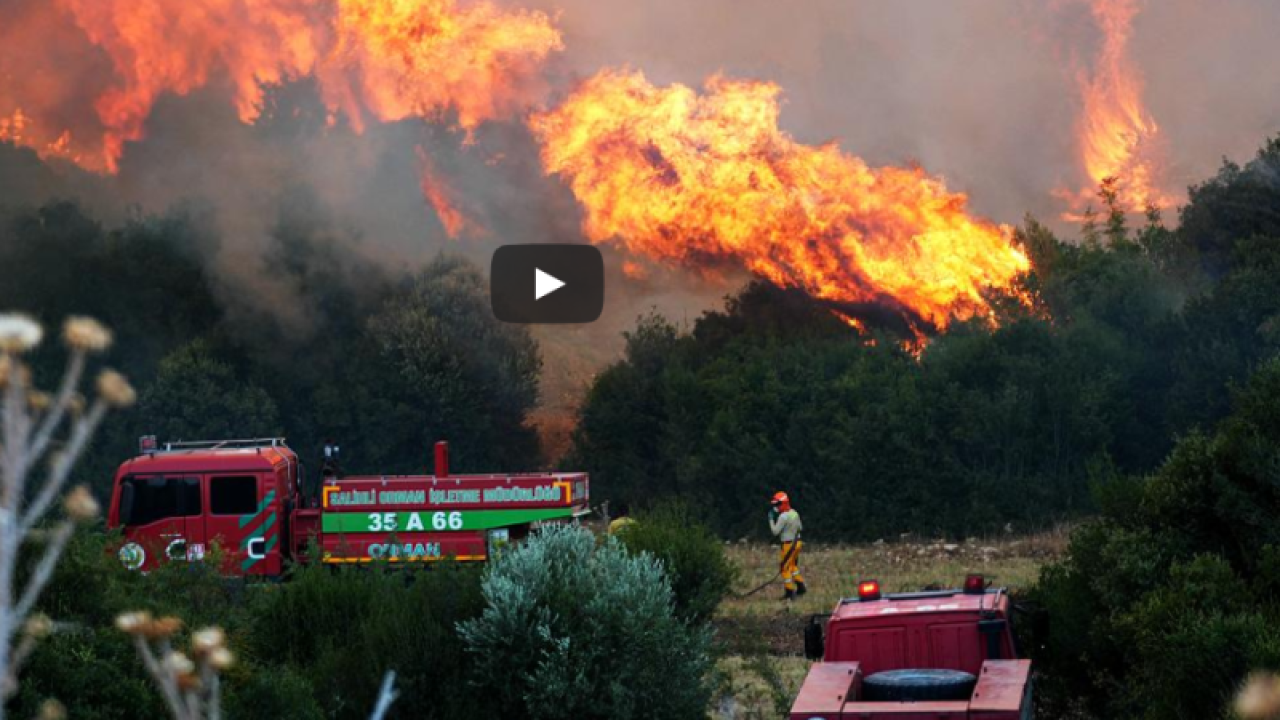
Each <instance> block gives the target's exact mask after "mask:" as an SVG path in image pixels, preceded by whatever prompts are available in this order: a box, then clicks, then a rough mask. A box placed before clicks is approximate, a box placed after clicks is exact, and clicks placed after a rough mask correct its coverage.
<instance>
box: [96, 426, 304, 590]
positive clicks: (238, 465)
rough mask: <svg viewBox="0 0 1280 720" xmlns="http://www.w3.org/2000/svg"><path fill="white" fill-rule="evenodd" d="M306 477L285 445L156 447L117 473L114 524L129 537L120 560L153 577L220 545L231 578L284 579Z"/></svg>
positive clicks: (272, 441)
mask: <svg viewBox="0 0 1280 720" xmlns="http://www.w3.org/2000/svg"><path fill="white" fill-rule="evenodd" d="M145 449H146V448H144V450H145ZM300 475H301V469H300V467H299V461H298V456H297V455H296V454H295V453H294V452H293V450H291V449H289V447H288V446H287V445H286V444H285V443H284V440H282V439H278V438H268V439H260V440H240V441H218V442H199V443H169V444H167V445H166V446H165V447H164V448H163V449H162V448H159V447H154V446H153V447H152V448H150V450H149V451H148V452H144V454H142V455H139V456H138V457H135V458H133V459H132V460H128V461H126V462H125V463H123V464H122V465H121V466H120V468H119V470H117V471H116V478H115V483H114V487H113V491H112V496H111V508H110V510H109V512H108V515H107V520H108V524H109V525H110V526H111V527H118V528H121V529H122V530H123V532H124V536H125V541H126V542H125V544H124V546H123V547H121V549H120V561H121V562H122V563H124V565H125V566H126V567H128V568H130V569H135V570H150V569H152V568H154V567H156V566H157V565H158V564H159V563H161V562H163V561H165V560H198V559H202V558H203V557H204V555H205V553H206V552H208V549H209V547H210V546H211V545H212V544H214V543H215V542H216V543H217V545H218V547H219V548H220V551H221V552H222V555H223V563H224V567H225V568H226V570H227V571H229V572H233V573H234V574H252V575H278V574H280V572H281V570H282V562H283V560H284V558H285V557H286V553H287V552H288V543H286V542H281V539H282V538H288V537H289V532H290V521H291V519H292V518H291V516H292V513H293V510H294V507H295V504H296V503H297V502H298V498H299V497H300V488H299V483H300Z"/></svg>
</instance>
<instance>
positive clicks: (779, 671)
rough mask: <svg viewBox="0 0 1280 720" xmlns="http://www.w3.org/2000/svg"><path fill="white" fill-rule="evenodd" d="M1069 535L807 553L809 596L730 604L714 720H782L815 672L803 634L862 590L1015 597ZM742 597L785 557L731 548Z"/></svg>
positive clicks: (721, 633)
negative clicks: (980, 587) (988, 592)
mask: <svg viewBox="0 0 1280 720" xmlns="http://www.w3.org/2000/svg"><path fill="white" fill-rule="evenodd" d="M1068 535H1069V530H1068V529H1067V528H1062V529H1058V530H1055V531H1052V532H1047V533H1042V534H1038V535H1032V536H1025V537H1003V538H970V539H968V540H965V541H963V542H954V541H921V540H913V539H910V538H907V539H903V540H900V541H898V542H892V543H875V544H869V545H809V546H807V547H806V548H805V550H804V552H803V554H802V555H801V557H800V568H801V570H802V571H803V572H804V575H805V580H806V581H807V583H808V586H809V594H808V595H806V596H805V597H803V598H801V599H800V600H798V601H796V602H793V603H784V602H782V601H781V600H780V598H781V596H782V585H781V583H777V584H775V585H771V586H769V587H767V588H765V589H764V590H761V591H760V592H758V593H756V594H754V595H752V596H750V597H745V598H743V597H736V598H730V599H728V600H726V601H725V602H724V604H723V605H721V607H720V611H719V614H718V616H717V618H716V627H717V634H718V637H719V639H720V642H721V643H722V644H723V646H724V648H725V651H726V654H725V657H724V658H723V659H722V660H721V662H720V671H721V676H722V677H721V682H722V684H723V690H722V693H723V697H722V699H721V701H720V702H719V705H718V707H717V709H716V711H715V712H714V713H713V715H712V717H715V718H721V719H723V720H747V719H756V718H778V717H782V716H783V714H784V713H785V712H786V709H787V707H789V706H790V701H791V698H792V697H793V696H794V695H795V692H796V691H797V690H798V689H799V686H800V683H801V682H802V681H803V680H804V676H805V674H806V673H807V672H808V668H809V663H808V661H806V660H805V659H804V657H803V651H804V643H803V635H802V633H803V630H804V625H805V623H806V622H807V621H808V619H809V617H810V616H811V615H814V614H824V613H828V612H831V609H832V608H833V607H834V606H835V604H836V603H837V602H838V601H839V600H840V598H842V597H849V596H852V595H854V594H855V592H856V590H855V586H856V584H857V583H858V581H859V580H862V579H875V580H879V581H880V583H881V586H882V587H883V588H884V590H885V592H900V591H909V590H920V589H923V588H926V587H958V586H959V585H960V584H961V583H962V582H963V580H964V576H965V575H966V574H968V573H971V572H979V573H982V574H984V575H986V576H987V577H988V578H990V579H991V580H992V581H993V583H994V584H997V585H1003V586H1006V587H1008V588H1010V589H1011V590H1013V591H1015V592H1016V591H1017V590H1019V589H1024V588H1027V587H1029V586H1030V585H1031V584H1032V583H1034V582H1035V580H1036V577H1037V575H1038V574H1039V571H1040V567H1041V566H1042V565H1044V564H1045V563H1046V562H1049V561H1051V560H1053V559H1055V558H1057V557H1059V556H1060V555H1061V554H1062V552H1063V551H1064V550H1065V549H1066V545H1067V539H1068ZM729 556H730V557H731V558H732V559H733V561H734V563H735V564H736V565H737V566H738V568H739V570H740V573H741V577H740V579H739V585H740V587H739V588H738V589H739V591H746V590H750V589H752V588H754V587H756V586H758V585H759V584H760V583H763V582H765V581H766V580H768V579H769V578H770V577H773V575H774V574H776V573H777V571H778V552H777V548H776V547H773V546H766V545H749V544H746V545H733V546H732V547H730V548H729Z"/></svg>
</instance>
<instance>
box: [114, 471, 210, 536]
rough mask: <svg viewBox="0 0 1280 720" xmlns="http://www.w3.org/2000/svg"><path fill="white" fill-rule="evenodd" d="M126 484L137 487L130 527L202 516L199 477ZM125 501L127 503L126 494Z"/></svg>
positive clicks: (137, 480) (141, 479)
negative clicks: (170, 519)
mask: <svg viewBox="0 0 1280 720" xmlns="http://www.w3.org/2000/svg"><path fill="white" fill-rule="evenodd" d="M125 483H127V484H129V485H132V486H133V508H132V511H131V512H130V513H129V522H128V525H129V526H130V527H132V526H137V525H149V524H151V523H153V522H156V521H157V520H164V519H167V518H174V517H184V516H187V515H199V514H200V512H201V507H200V505H201V503H200V478H198V477H171V476H170V477H156V476H152V477H129V478H126V479H125ZM121 501H122V502H123V501H124V494H123V493H121ZM122 510H123V509H122ZM122 516H123V512H122Z"/></svg>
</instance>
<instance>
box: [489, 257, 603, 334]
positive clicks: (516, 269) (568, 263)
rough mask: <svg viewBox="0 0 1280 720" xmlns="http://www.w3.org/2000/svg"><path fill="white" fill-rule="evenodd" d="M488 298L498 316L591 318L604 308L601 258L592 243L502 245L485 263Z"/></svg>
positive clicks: (560, 320)
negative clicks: (487, 277) (487, 278)
mask: <svg viewBox="0 0 1280 720" xmlns="http://www.w3.org/2000/svg"><path fill="white" fill-rule="evenodd" d="M489 299H490V302H492V304H493V314H494V316H496V317H497V318H498V319H499V320H501V321H503V322H509V323H545V324H564V323H589V322H594V321H595V320H597V319H598V318H599V317H600V313H601V312H602V311H603V310H604V258H602V257H601V256H600V251H599V250H597V249H596V248H595V247H593V246H591V245H559V244H556V245H503V246H502V247H500V248H498V249H497V250H495V251H494V253H493V263H492V264H491V265H490V267H489Z"/></svg>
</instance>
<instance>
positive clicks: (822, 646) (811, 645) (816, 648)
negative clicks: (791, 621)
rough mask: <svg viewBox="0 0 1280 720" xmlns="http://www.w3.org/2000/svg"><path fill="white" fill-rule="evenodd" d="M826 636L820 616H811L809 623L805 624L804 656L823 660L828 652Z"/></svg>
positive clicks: (807, 658)
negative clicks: (819, 619)
mask: <svg viewBox="0 0 1280 720" xmlns="http://www.w3.org/2000/svg"><path fill="white" fill-rule="evenodd" d="M826 645H827V643H826V638H825V637H823V633H822V623H820V622H818V616H816V615H815V616H813V617H811V618H809V624H808V625H805V626H804V657H805V659H806V660H821V659H822V656H823V655H825V654H826V650H827V648H826Z"/></svg>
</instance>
